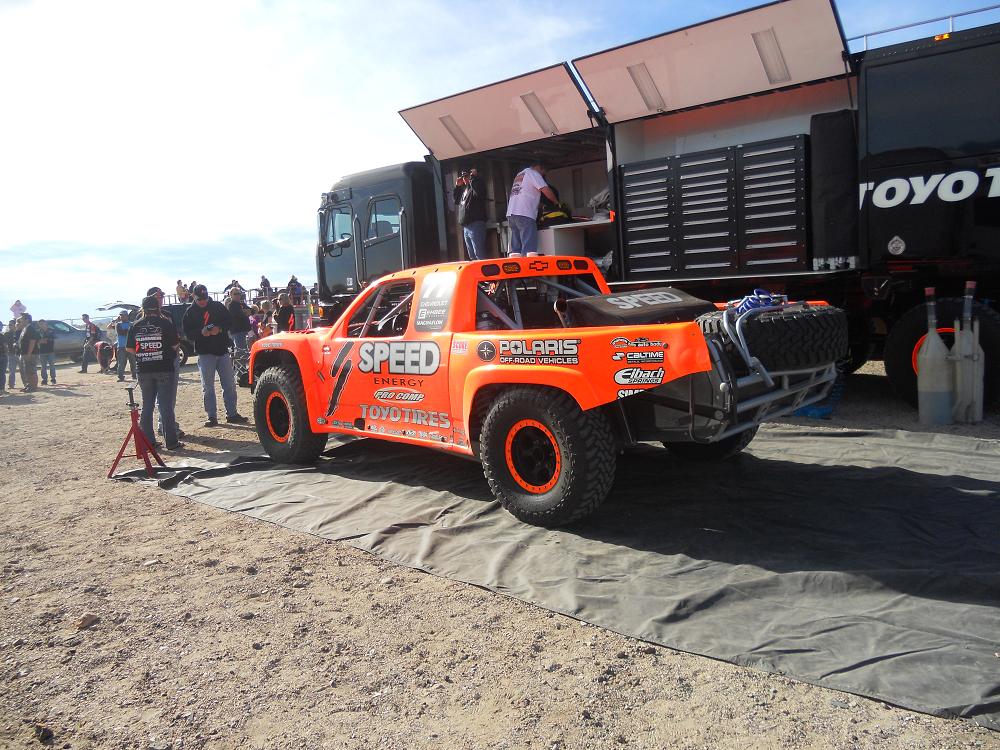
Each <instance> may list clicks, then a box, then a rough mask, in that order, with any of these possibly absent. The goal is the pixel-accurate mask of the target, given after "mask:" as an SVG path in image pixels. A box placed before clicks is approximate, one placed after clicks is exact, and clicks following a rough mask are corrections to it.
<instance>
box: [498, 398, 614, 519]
mask: <svg viewBox="0 0 1000 750" xmlns="http://www.w3.org/2000/svg"><path fill="white" fill-rule="evenodd" d="M616 454H617V441H616V439H615V435H614V432H613V431H612V429H611V424H610V423H609V422H608V419H607V417H605V415H604V414H603V413H601V412H599V411H582V410H581V409H580V407H579V406H578V405H577V403H576V402H575V401H574V400H573V399H572V398H570V396H568V395H567V394H566V393H563V392H561V391H555V390H552V389H547V388H537V387H530V386H529V387H518V388H511V389H510V390H508V391H504V392H503V393H501V394H500V395H499V397H498V398H497V399H496V401H494V402H493V404H492V406H491V407H490V409H489V412H488V413H487V415H486V419H485V420H484V421H483V429H482V435H481V438H480V455H481V458H482V462H483V472H484V473H485V474H486V481H487V482H489V485H490V489H491V490H492V491H493V495H494V496H495V497H496V498H497V500H499V501H500V504H501V505H502V506H503V507H504V508H506V509H507V510H508V511H509V512H510V513H511V514H512V515H514V516H516V517H517V518H519V519H520V520H522V521H524V522H525V523H530V524H534V525H536V526H547V527H554V526H563V525H566V524H568V523H572V522H574V521H578V520H580V519H581V518H583V517H585V516H587V515H590V514H591V513H593V512H594V510H596V509H597V507H598V506H599V505H600V504H601V503H602V502H604V500H605V498H606V497H607V496H608V492H610V491H611V484H612V482H613V481H614V477H615V463H616V457H617V455H616Z"/></svg>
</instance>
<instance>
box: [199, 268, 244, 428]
mask: <svg viewBox="0 0 1000 750" xmlns="http://www.w3.org/2000/svg"><path fill="white" fill-rule="evenodd" d="M192 294H193V295H194V304H193V305H191V307H189V308H188V309H187V311H186V312H185V313H184V333H185V334H186V335H187V337H188V338H189V339H191V341H193V342H194V350H195V352H196V353H197V354H198V372H199V373H200V374H201V393H202V398H203V401H204V404H205V413H206V415H208V420H207V421H206V422H205V426H206V427H215V426H217V425H218V424H219V421H218V419H217V406H216V400H215V375H216V373H218V375H219V383H220V384H221V385H222V401H223V404H224V405H225V407H226V421H227V422H231V423H236V424H243V423H244V422H246V421H247V418H246V417H244V416H242V415H241V414H240V413H239V412H238V411H236V378H235V376H234V374H233V360H232V357H230V356H229V329H230V326H231V324H232V320H231V318H230V315H229V311H228V310H226V307H225V305H223V304H222V303H221V302H216V301H215V300H213V299H209V297H208V289H207V288H206V287H205V285H204V284H199V285H198V286H196V287H195V288H194V289H193V290H192Z"/></svg>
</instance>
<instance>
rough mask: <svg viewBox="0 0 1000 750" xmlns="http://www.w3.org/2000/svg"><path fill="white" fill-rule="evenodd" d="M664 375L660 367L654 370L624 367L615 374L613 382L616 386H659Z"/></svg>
mask: <svg viewBox="0 0 1000 750" xmlns="http://www.w3.org/2000/svg"><path fill="white" fill-rule="evenodd" d="M664 374H665V372H664V370H663V368H662V367H657V368H656V369H655V370H644V369H642V368H641V367H626V368H625V369H624V370H619V371H618V372H616V373H615V382H616V383H618V385H659V384H660V383H662V382H663V376H664Z"/></svg>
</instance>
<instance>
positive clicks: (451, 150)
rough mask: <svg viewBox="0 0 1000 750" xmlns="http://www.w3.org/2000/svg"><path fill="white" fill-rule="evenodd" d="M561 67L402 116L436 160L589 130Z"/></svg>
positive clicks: (566, 71) (584, 111)
mask: <svg viewBox="0 0 1000 750" xmlns="http://www.w3.org/2000/svg"><path fill="white" fill-rule="evenodd" d="M588 109H589V105H588V104H587V101H586V100H585V99H584V97H583V95H582V94H581V93H580V90H579V88H578V86H577V84H576V82H575V81H574V80H573V78H572V76H571V75H570V72H569V68H568V66H567V65H565V64H560V65H553V66H552V67H549V68H543V69H542V70H538V71H535V72H534V73H528V74H526V75H523V76H517V77H516V78H509V79H507V80H506V81H500V82H499V83H492V84H489V85H488V86H481V87H480V88H477V89H473V90H471V91H466V92H464V93H461V94H455V95H454V96H449V97H446V98H444V99H438V100H436V101H433V102H428V103H427V104H420V105H418V106H416V107H410V108H409V109H404V110H402V111H400V113H399V114H400V116H401V117H402V118H403V119H404V120H406V123H407V124H408V125H409V126H410V128H412V130H413V132H414V133H416V135H417V137H418V138H419V139H420V140H421V141H422V142H423V144H424V145H425V146H426V147H427V149H428V150H429V151H430V152H431V153H432V154H433V155H434V156H435V157H436V158H437V159H438V160H439V161H444V160H445V159H452V158H454V157H456V156H467V155H470V154H477V153H481V152H483V151H490V150H493V149H498V148H504V147H506V146H513V145H516V144H519V143H528V142H530V141H537V140H539V139H542V138H548V137H550V136H553V135H564V134H566V133H575V132H578V131H581V130H587V129H589V128H591V127H592V123H591V122H590V118H589V117H588V116H587V110H588Z"/></svg>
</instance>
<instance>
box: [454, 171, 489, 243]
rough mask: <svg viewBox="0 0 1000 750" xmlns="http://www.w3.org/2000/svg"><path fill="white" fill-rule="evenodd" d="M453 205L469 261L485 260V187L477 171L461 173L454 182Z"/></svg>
mask: <svg viewBox="0 0 1000 750" xmlns="http://www.w3.org/2000/svg"><path fill="white" fill-rule="evenodd" d="M454 195H455V205H456V206H457V207H458V223H459V224H461V225H462V235H463V237H464V238H465V251H466V252H467V253H468V254H469V260H485V259H486V186H485V185H484V184H483V181H482V180H481V179H480V177H479V170H477V169H470V170H469V171H464V170H463V171H462V172H461V173H459V175H458V180H457V181H456V182H455V192H454Z"/></svg>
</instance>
